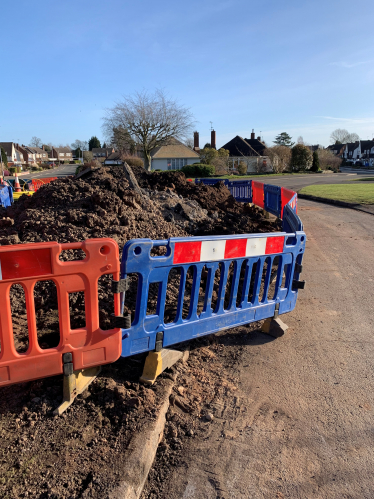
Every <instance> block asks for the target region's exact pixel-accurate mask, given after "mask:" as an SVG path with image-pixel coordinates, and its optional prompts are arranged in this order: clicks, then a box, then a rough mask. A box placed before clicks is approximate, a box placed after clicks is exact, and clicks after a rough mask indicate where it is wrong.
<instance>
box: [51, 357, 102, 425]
mask: <svg viewBox="0 0 374 499" xmlns="http://www.w3.org/2000/svg"><path fill="white" fill-rule="evenodd" d="M100 371H101V366H96V367H89V368H88V369H79V370H78V371H74V372H73V374H68V375H64V379H63V402H62V404H61V405H60V406H58V407H57V409H55V410H54V411H53V414H56V415H57V416H61V414H62V413H63V412H64V411H66V409H67V408H68V407H70V406H71V404H72V403H73V402H74V399H75V397H76V396H77V395H79V394H80V393H82V392H84V390H85V389H86V388H87V387H88V386H89V385H90V384H91V383H92V381H93V380H94V379H95V378H96V376H97V375H98V374H99V373H100Z"/></svg>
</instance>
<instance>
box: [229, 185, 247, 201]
mask: <svg viewBox="0 0 374 499" xmlns="http://www.w3.org/2000/svg"><path fill="white" fill-rule="evenodd" d="M227 187H228V189H229V191H230V193H231V195H232V196H233V197H234V198H235V199H236V200H237V201H240V202H241V203H251V202H252V181H251V180H234V181H231V182H228V184H227Z"/></svg>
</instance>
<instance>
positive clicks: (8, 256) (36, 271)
mask: <svg viewBox="0 0 374 499" xmlns="http://www.w3.org/2000/svg"><path fill="white" fill-rule="evenodd" d="M51 273H52V265H51V250H50V249H35V250H31V251H11V252H9V253H0V279H1V280H3V279H22V278H23V277H32V276H35V277H37V276H41V275H46V274H51Z"/></svg>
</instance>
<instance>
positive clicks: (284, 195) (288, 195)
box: [281, 187, 297, 218]
mask: <svg viewBox="0 0 374 499" xmlns="http://www.w3.org/2000/svg"><path fill="white" fill-rule="evenodd" d="M295 194H296V192H294V191H291V189H286V188H285V187H282V190H281V200H282V213H281V218H283V208H284V207H285V206H286V204H287V203H288V202H289V201H291V199H292V198H293V197H294V195H295ZM292 208H295V211H296V213H297V201H296V203H295V206H292Z"/></svg>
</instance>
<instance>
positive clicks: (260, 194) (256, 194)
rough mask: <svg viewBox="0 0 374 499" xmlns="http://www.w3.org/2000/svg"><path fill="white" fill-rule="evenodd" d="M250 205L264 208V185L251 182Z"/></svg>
mask: <svg viewBox="0 0 374 499" xmlns="http://www.w3.org/2000/svg"><path fill="white" fill-rule="evenodd" d="M252 203H253V204H255V205H256V206H259V207H260V208H262V209H264V208H265V199H264V184H262V183H261V182H256V181H255V180H252Z"/></svg>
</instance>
